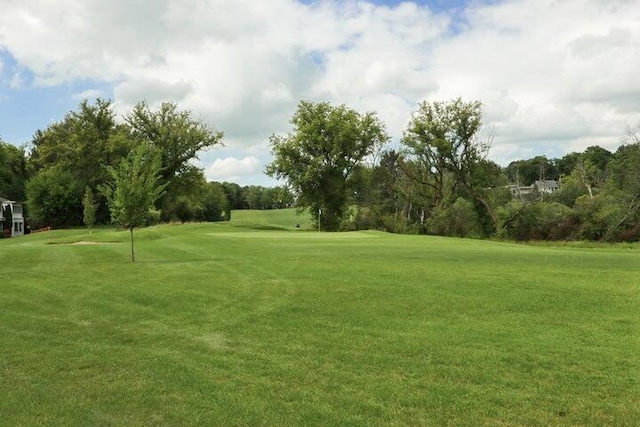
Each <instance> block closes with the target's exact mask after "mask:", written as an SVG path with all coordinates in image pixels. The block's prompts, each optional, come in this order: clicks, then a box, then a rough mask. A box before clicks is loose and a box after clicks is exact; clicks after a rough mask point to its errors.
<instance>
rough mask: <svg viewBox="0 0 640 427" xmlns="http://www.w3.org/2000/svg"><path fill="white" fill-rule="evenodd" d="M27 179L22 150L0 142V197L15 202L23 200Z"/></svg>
mask: <svg viewBox="0 0 640 427" xmlns="http://www.w3.org/2000/svg"><path fill="white" fill-rule="evenodd" d="M27 178H28V173H27V164H26V157H25V152H24V150H23V149H21V148H18V147H15V146H13V145H11V144H6V143H4V142H2V140H0V197H4V198H6V199H9V200H14V201H17V202H20V201H23V200H25V183H26V181H27Z"/></svg>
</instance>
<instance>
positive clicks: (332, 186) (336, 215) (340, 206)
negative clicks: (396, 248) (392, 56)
mask: <svg viewBox="0 0 640 427" xmlns="http://www.w3.org/2000/svg"><path fill="white" fill-rule="evenodd" d="M291 123H292V124H293V127H294V129H293V131H292V132H291V133H289V134H288V135H286V136H281V135H273V136H271V138H270V141H271V151H272V153H273V156H274V160H273V161H272V162H271V163H270V164H269V165H268V166H267V168H266V172H267V174H269V175H270V176H273V177H276V178H280V179H285V180H286V181H287V183H288V184H289V186H291V188H292V189H293V190H294V192H296V193H297V194H298V204H299V205H300V206H302V207H306V208H308V209H309V211H310V213H311V215H312V216H313V218H314V219H315V220H316V221H317V222H319V225H320V228H321V229H323V230H331V231H334V230H337V229H338V228H339V226H340V221H341V220H342V218H343V216H344V215H345V212H346V208H347V204H348V201H349V197H350V196H351V189H352V184H351V182H350V180H349V178H350V177H351V175H352V173H353V170H354V168H355V167H356V166H357V165H358V164H359V163H360V162H362V161H363V159H364V158H365V157H366V156H368V155H370V154H372V153H373V151H374V149H375V148H376V147H378V146H380V145H382V144H384V143H385V142H387V140H388V139H389V137H388V135H387V133H386V130H385V126H384V125H383V124H382V122H381V121H380V120H379V119H378V118H377V116H376V114H375V113H373V112H368V113H364V114H360V113H358V112H356V111H355V110H352V109H350V108H347V107H346V106H344V105H340V106H333V105H331V104H329V103H327V102H318V103H313V102H309V101H302V102H300V104H299V105H298V109H297V110H296V112H295V114H294V115H293V118H292V119H291Z"/></svg>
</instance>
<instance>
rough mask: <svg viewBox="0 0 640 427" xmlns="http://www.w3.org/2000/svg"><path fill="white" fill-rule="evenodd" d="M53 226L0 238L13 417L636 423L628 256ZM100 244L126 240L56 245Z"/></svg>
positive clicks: (430, 242)
mask: <svg viewBox="0 0 640 427" xmlns="http://www.w3.org/2000/svg"><path fill="white" fill-rule="evenodd" d="M238 230H240V231H238ZM56 233H57V234H53V235H50V237H47V236H46V235H42V236H27V237H25V238H24V239H12V240H10V241H2V242H0V251H2V253H3V255H5V254H8V253H11V255H9V256H10V259H11V260H12V263H13V265H14V267H15V269H16V270H18V271H21V274H20V275H15V274H12V275H10V276H9V279H5V280H4V281H3V283H2V285H1V286H0V304H1V307H0V331H2V332H1V333H2V334H3V340H2V341H0V372H1V373H2V376H1V377H0V378H1V382H0V393H2V395H3V396H6V398H5V399H2V401H0V413H1V414H2V416H3V420H6V421H3V422H6V423H7V424H9V425H60V424H67V425H110V424H114V425H116V424H117V425H122V424H126V425H176V424H181V425H184V424H191V425H194V424H217V425H256V424H259V425H283V424H298V425H390V424H391V425H393V424H396V425H447V424H449V425H456V424H457V425H603V424H609V425H612V424H613V425H635V423H636V420H637V419H638V416H640V414H639V412H638V407H639V405H638V403H640V402H638V396H639V395H640V393H639V384H638V372H640V371H639V370H638V368H640V366H639V363H638V359H639V356H638V355H637V348H638V344H640V343H639V342H638V336H639V334H638V331H639V325H640V321H639V318H638V310H637V308H638V300H639V295H638V282H637V281H635V280H634V278H637V277H638V270H639V268H638V253H637V251H636V250H633V249H616V248H608V249H575V248H549V247H531V246H523V245H512V244H505V243H495V242H485V241H473V240H456V239H442V238H433V237H424V236H394V235H387V234H383V233H376V232H363V233H355V234H348V235H342V234H329V233H321V234H317V233H313V232H300V231H297V230H295V231H291V232H290V233H286V232H281V231H275V232H271V231H260V230H256V231H247V229H246V228H245V229H244V230H243V229H238V228H234V227H233V226H231V225H229V224H213V225H207V224H195V225H191V224H190V225H181V226H164V227H162V226H161V227H153V228H149V229H143V230H137V231H136V245H137V246H136V248H137V257H138V259H139V260H140V262H139V263H136V264H131V263H130V262H129V261H128V254H129V252H128V251H129V247H128V240H127V239H128V233H126V232H112V231H108V230H98V231H95V232H94V233H93V234H92V235H88V234H86V233H84V232H82V231H71V232H69V234H68V235H67V234H65V233H66V232H56ZM318 235H322V236H323V237H322V238H319V237H317V236H318ZM358 235H359V236H360V237H361V238H354V237H353V236H358ZM288 236H291V237H290V238H288ZM347 236H350V237H347ZM365 236H366V237H365ZM253 237H255V238H253ZM92 239H93V240H101V241H122V242H123V243H118V244H111V245H95V246H90V245H86V246H64V245H48V244H47V243H48V242H50V241H55V242H65V241H67V242H70V241H74V240H75V241H77V240H92ZM29 258H31V259H33V260H36V261H33V262H32V261H31V260H30V259H29ZM47 260H55V262H46V261H47Z"/></svg>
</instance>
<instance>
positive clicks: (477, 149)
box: [402, 98, 499, 233]
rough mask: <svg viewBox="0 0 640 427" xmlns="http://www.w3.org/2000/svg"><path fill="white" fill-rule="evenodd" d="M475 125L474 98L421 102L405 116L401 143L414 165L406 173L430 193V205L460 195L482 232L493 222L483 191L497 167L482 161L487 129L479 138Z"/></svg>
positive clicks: (478, 117) (478, 119)
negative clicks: (473, 211) (407, 118)
mask: <svg viewBox="0 0 640 427" xmlns="http://www.w3.org/2000/svg"><path fill="white" fill-rule="evenodd" d="M481 124H482V104H481V103H480V102H464V101H462V100H461V99H459V98H458V99H455V100H452V101H449V102H433V103H428V102H422V103H421V104H420V105H419V106H418V109H417V110H416V111H415V112H414V113H413V114H412V116H411V119H410V121H409V124H408V126H407V129H406V131H405V133H404V136H403V138H402V143H403V144H404V146H405V147H406V149H407V152H408V155H409V158H410V159H411V160H413V162H415V164H416V165H417V166H418V167H419V168H418V169H416V170H414V171H415V173H413V174H412V178H413V179H414V180H415V181H416V182H417V183H418V184H419V185H420V186H421V187H423V188H424V189H425V190H426V191H424V194H425V196H427V197H430V198H431V201H432V203H431V209H435V208H436V207H438V208H441V206H440V205H441V204H443V203H444V204H449V203H453V202H454V201H455V199H456V198H457V197H458V196H459V195H461V194H463V195H464V196H465V197H468V198H469V199H470V200H471V201H472V203H473V204H474V206H475V208H476V209H477V211H478V214H479V216H480V220H481V222H482V223H483V226H484V227H485V233H490V232H491V231H492V229H493V228H494V227H495V222H496V221H495V217H494V215H493V210H492V208H491V206H490V204H489V203H488V201H487V200H486V197H485V195H484V194H483V192H484V189H485V188H486V186H487V184H488V182H491V181H494V180H497V179H498V177H499V168H497V167H495V165H492V164H490V162H487V161H486V160H485V157H486V155H487V153H488V150H489V147H490V142H491V138H492V135H493V134H492V133H489V134H488V136H487V138H486V139H484V138H482V136H481ZM489 175H491V176H489ZM454 196H455V197H454Z"/></svg>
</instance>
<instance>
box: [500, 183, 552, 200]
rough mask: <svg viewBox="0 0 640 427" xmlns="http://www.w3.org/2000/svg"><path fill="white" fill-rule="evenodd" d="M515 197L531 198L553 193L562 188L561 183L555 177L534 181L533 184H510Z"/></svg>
mask: <svg viewBox="0 0 640 427" xmlns="http://www.w3.org/2000/svg"><path fill="white" fill-rule="evenodd" d="M509 190H510V191H511V195H512V196H513V197H519V198H526V199H531V198H532V197H535V195H540V194H551V193H555V192H556V191H558V190H560V183H559V182H558V181H556V180H554V179H545V180H539V181H536V182H534V183H533V184H532V185H524V186H523V185H515V184H511V185H509Z"/></svg>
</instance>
